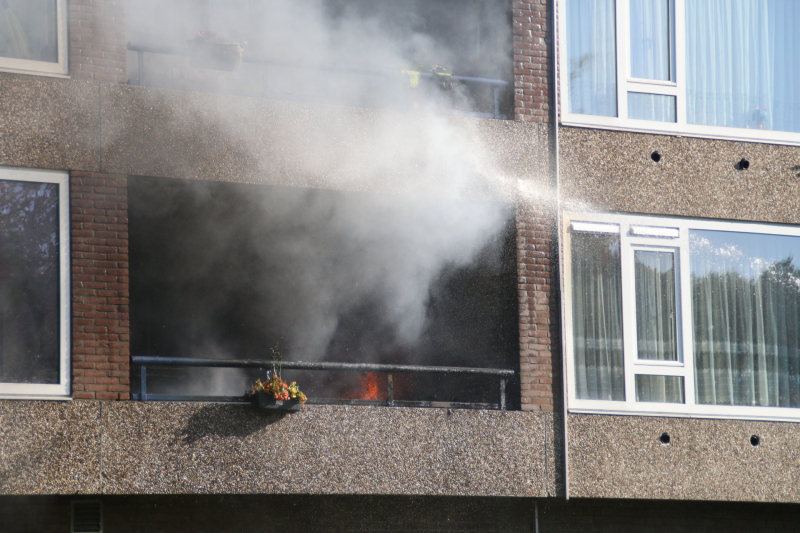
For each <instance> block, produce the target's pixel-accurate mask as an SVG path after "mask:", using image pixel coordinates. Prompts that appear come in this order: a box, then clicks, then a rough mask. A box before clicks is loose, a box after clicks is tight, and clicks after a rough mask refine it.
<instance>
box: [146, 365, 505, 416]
mask: <svg viewBox="0 0 800 533" xmlns="http://www.w3.org/2000/svg"><path fill="white" fill-rule="evenodd" d="M131 363H132V364H133V365H135V366H138V367H139V369H140V374H139V376H140V381H139V383H140V386H139V394H134V395H132V396H133V399H134V400H141V401H214V402H234V403H238V402H241V403H244V402H245V399H244V396H190V395H180V394H152V393H149V392H148V391H147V368H148V367H195V368H255V369H262V370H268V369H271V368H273V367H274V366H276V365H280V367H281V368H282V369H284V370H322V371H337V372H343V371H344V372H376V373H380V374H386V377H387V399H386V400H343V399H333V398H322V399H320V398H317V399H314V398H310V399H309V400H308V403H310V404H349V405H387V406H402V407H454V408H467V409H501V410H505V409H506V386H507V384H508V379H509V378H511V377H513V376H514V375H515V374H516V372H514V371H513V370H507V369H500V368H471V367H456V366H422V365H385V364H372V363H330V362H315V363H304V362H301V361H282V362H280V363H277V362H275V361H265V360H262V361H256V360H229V359H197V358H188V357H159V356H154V355H135V356H133V357H131ZM393 374H458V375H478V376H489V377H495V378H498V379H499V381H500V396H499V403H497V404H485V403H463V402H458V403H456V402H428V401H407V400H395V398H394V379H393Z"/></svg>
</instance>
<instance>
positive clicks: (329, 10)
mask: <svg viewBox="0 0 800 533" xmlns="http://www.w3.org/2000/svg"><path fill="white" fill-rule="evenodd" d="M126 13H127V24H128V27H127V35H128V39H129V41H130V44H129V52H128V77H129V80H130V83H133V84H139V85H149V86H158V87H165V88H175V89H185V90H196V91H210V92H224V93H232V94H242V95H248V96H258V97H268V98H276V99H290V100H308V101H319V102H327V103H334V104H342V105H354V106H363V107H389V108H399V109H418V108H421V107H424V108H429V107H431V106H434V107H436V108H437V109H439V110H448V111H449V110H452V111H455V112H460V113H470V114H477V115H479V116H488V117H494V118H504V117H510V116H512V115H513V65H512V46H511V5H510V2H508V1H506V0H437V1H435V2H431V1H425V0H391V1H376V0H313V1H312V0H305V1H301V0H198V1H192V2H189V1H186V0H166V1H165V0H141V1H139V2H134V3H133V4H132V5H130V6H128V7H127V10H126ZM201 32H203V34H202V36H201V35H200V33H201ZM198 40H201V41H203V42H202V43H201V45H202V46H200V45H197V43H196V41H198ZM217 45H218V46H217ZM235 45H241V48H237V47H236V46H235ZM226 46H227V48H225V47H226ZM197 48H202V49H203V50H201V51H200V52H197V50H196V49H197ZM212 48H213V49H212ZM237 50H238V51H240V52H241V62H238V60H237V58H235V57H234V56H236V55H237V54H238V52H237ZM198 54H199V55H198ZM451 74H452V75H455V76H457V77H458V78H454V77H453V76H451Z"/></svg>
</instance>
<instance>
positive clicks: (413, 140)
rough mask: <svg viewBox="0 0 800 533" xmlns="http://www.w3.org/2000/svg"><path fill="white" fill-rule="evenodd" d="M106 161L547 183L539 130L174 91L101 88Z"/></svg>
mask: <svg viewBox="0 0 800 533" xmlns="http://www.w3.org/2000/svg"><path fill="white" fill-rule="evenodd" d="M101 99H102V105H103V114H102V145H103V169H104V171H106V172H112V173H120V174H134V175H144V176H156V177H173V178H187V179H200V180H215V181H234V182H246V183H265V184H272V185H286V186H298V187H316V188H330V189H340V190H357V191H368V192H401V193H402V192H414V193H424V192H426V191H427V192H430V193H442V192H444V193H452V190H451V187H452V180H443V179H442V178H443V176H450V177H452V176H458V177H459V182H458V185H459V191H460V192H464V191H466V192H467V193H470V194H472V195H473V196H476V197H488V198H492V197H498V198H508V197H509V196H511V197H513V195H515V194H516V192H517V186H518V183H517V182H518V180H524V179H529V178H534V179H535V180H537V181H543V180H545V181H546V180H549V176H550V173H549V168H550V163H549V157H550V153H551V150H550V149H549V143H550V135H549V130H548V128H547V127H546V126H537V125H533V124H527V123H520V122H514V121H508V120H489V119H476V118H468V117H463V116H453V115H437V114H430V113H416V112H408V111H405V112H402V111H392V110H378V109H367V108H357V107H344V106H334V105H324V104H313V103H300V102H288V101H277V100H268V99H263V98H247V97H240V96H231V95H220V94H210V93H199V92H188V91H174V90H166V89H155V88H146V87H137V86H128V85H119V84H104V85H103V86H102V87H101Z"/></svg>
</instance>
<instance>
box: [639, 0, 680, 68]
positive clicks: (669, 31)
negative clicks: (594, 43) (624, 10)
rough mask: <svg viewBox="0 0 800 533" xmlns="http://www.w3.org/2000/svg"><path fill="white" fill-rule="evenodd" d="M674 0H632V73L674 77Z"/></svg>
mask: <svg viewBox="0 0 800 533" xmlns="http://www.w3.org/2000/svg"><path fill="white" fill-rule="evenodd" d="M672 13H673V10H672V0H631V2H630V17H631V39H630V47H631V76H633V77H634V78H643V79H647V80H661V81H670V80H672V61H673V55H674V53H673V49H672V46H673V43H674V37H673V28H672V24H671V14H672Z"/></svg>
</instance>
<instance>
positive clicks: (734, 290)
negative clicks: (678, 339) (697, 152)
mask: <svg viewBox="0 0 800 533" xmlns="http://www.w3.org/2000/svg"><path fill="white" fill-rule="evenodd" d="M798 241H800V238H797V237H781V236H764V235H747V234H742V233H732V232H715V231H693V232H692V235H691V253H690V255H691V264H692V278H691V279H692V314H693V322H694V324H693V332H694V356H695V375H696V377H695V379H696V386H697V403H702V404H717V405H720V404H725V405H761V406H781V407H800V386H798V384H799V383H800V335H798V333H799V330H800V270H798V268H797V266H796V265H795V264H794V259H793V257H794V256H795V255H794V254H795V253H797V252H800V242H798ZM797 257H800V253H798V255H797Z"/></svg>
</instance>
